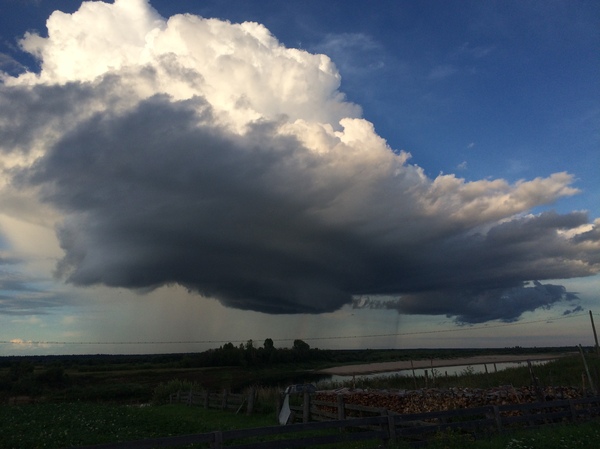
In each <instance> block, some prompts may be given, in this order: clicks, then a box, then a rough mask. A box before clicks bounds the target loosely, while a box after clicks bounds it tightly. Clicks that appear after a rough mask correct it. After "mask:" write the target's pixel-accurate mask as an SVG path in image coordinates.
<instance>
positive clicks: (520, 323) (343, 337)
mask: <svg viewBox="0 0 600 449" xmlns="http://www.w3.org/2000/svg"><path fill="white" fill-rule="evenodd" d="M584 315H587V313H577V314H569V315H563V316H559V317H553V318H544V319H539V320H530V321H515V322H511V323H499V324H491V325H484V326H469V325H462V326H460V327H458V328H452V329H432V330H427V331H425V330H422V331H412V332H392V333H382V334H366V335H334V336H323V337H294V338H272V339H271V340H273V342H290V341H294V340H298V339H300V340H303V341H326V340H353V339H370V338H382V337H406V336H414V335H428V334H441V333H450V332H465V331H476V330H484V329H486V330H487V329H497V328H502V327H510V326H523V325H528V324H535V323H543V322H552V321H558V320H564V319H570V318H576V317H581V316H584ZM265 338H266V337H265ZM260 340H261V339H252V341H260ZM247 341H248V340H171V341H32V340H23V339H13V340H0V344H13V345H19V344H27V345H48V346H50V345H65V346H76V345H81V346H94V345H99V346H108V345H117V346H123V345H131V346H137V345H139V346H142V345H183V344H186V345H189V344H195V345H198V344H204V345H208V344H224V343H234V342H235V343H244V342H247Z"/></svg>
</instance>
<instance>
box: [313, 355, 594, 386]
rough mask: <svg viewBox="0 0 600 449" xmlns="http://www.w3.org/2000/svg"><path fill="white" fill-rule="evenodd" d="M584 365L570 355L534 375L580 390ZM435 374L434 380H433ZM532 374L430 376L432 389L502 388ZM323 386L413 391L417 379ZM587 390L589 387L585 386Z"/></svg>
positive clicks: (362, 379)
mask: <svg viewBox="0 0 600 449" xmlns="http://www.w3.org/2000/svg"><path fill="white" fill-rule="evenodd" d="M587 362H588V365H589V369H590V371H591V373H593V374H592V376H593V377H596V376H595V375H594V374H595V373H599V372H600V359H599V358H597V357H589V358H588V360H587ZM582 371H583V366H582V362H581V357H579V356H570V357H564V358H560V359H556V360H553V361H550V362H548V363H547V364H545V365H540V366H534V367H533V372H534V375H535V376H536V378H537V381H538V384H539V385H540V386H559V385H560V386H572V387H578V388H581V386H582V383H581V374H582ZM432 372H433V373H434V374H435V378H433V377H432ZM416 382H417V388H425V385H426V382H425V377H424V376H417V378H416ZM531 383H532V380H531V374H530V373H529V368H528V367H527V365H523V366H520V367H516V368H508V369H505V370H501V371H498V372H497V373H496V372H491V371H490V372H489V373H487V374H486V373H474V372H473V370H472V367H468V366H467V367H465V368H464V369H463V370H462V372H461V373H460V375H458V376H452V375H451V376H445V375H443V374H442V369H435V368H434V369H433V370H431V371H430V374H429V381H428V387H429V388H433V387H435V388H452V387H462V388H490V387H497V386H500V385H512V386H514V387H522V386H529V385H531ZM319 386H320V387H323V388H339V387H352V386H356V387H357V388H364V389H366V388H369V389H387V388H393V389H409V390H410V389H414V388H415V379H413V378H412V377H411V376H402V375H399V374H392V375H389V376H385V375H382V376H377V377H373V378H369V377H366V376H356V378H355V379H354V380H346V381H342V382H329V383H328V382H322V383H321V384H320V385H319ZM586 388H589V385H587V384H586Z"/></svg>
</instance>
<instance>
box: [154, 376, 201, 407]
mask: <svg viewBox="0 0 600 449" xmlns="http://www.w3.org/2000/svg"><path fill="white" fill-rule="evenodd" d="M201 389H202V387H201V386H200V385H199V384H197V383H196V382H190V381H188V380H181V379H173V380H170V381H169V382H167V383H164V382H163V383H161V384H159V385H158V386H157V387H156V388H155V389H154V394H153V395H152V403H153V404H168V403H169V396H170V395H171V394H173V393H177V392H178V391H190V390H193V391H200V390H201Z"/></svg>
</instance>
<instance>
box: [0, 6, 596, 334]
mask: <svg viewBox="0 0 600 449" xmlns="http://www.w3.org/2000/svg"><path fill="white" fill-rule="evenodd" d="M47 26H48V37H47V38H42V37H40V36H38V35H35V34H28V35H27V36H26V37H25V38H24V39H23V41H22V42H21V45H22V48H24V49H25V50H26V51H28V52H29V53H31V54H32V55H34V56H35V57H37V58H38V59H39V60H40V67H41V69H40V73H39V74H33V73H25V74H23V75H20V76H19V77H10V76H5V77H4V81H3V84H1V85H0V111H1V112H0V154H1V155H2V156H3V162H4V164H2V165H0V173H1V174H3V175H4V176H5V177H6V178H7V179H8V183H7V186H8V187H7V186H5V185H3V184H0V200H2V198H1V196H4V197H6V196H7V195H10V194H12V193H14V192H15V191H16V190H18V189H19V191H22V192H27V194H29V193H30V192H35V194H36V195H38V197H39V198H40V199H41V200H42V201H43V202H45V204H46V205H47V206H49V208H51V209H52V210H53V211H58V213H59V214H60V218H59V225H58V228H57V235H58V238H59V241H60V245H61V247H62V250H63V252H64V257H63V258H62V259H61V260H60V262H59V263H58V265H57V270H56V271H57V275H58V276H60V277H61V278H64V279H66V280H67V281H68V282H71V283H74V284H77V285H82V286H89V285H97V284H102V285H108V286H114V287H125V288H131V289H140V290H142V291H146V290H148V289H152V288H156V287H159V286H162V285H170V284H179V285H183V286H185V287H187V288H188V289H190V290H192V291H194V292H198V293H200V294H202V295H206V296H210V297H214V298H217V299H218V300H219V301H221V302H222V303H223V304H225V305H227V306H229V307H235V308H239V309H251V310H257V311H262V312H267V313H300V312H306V313H320V312H326V311H332V310H335V309H337V308H339V307H341V306H343V305H345V304H351V303H352V298H353V297H357V296H360V295H385V296H394V297H397V298H399V299H398V300H397V301H396V306H395V308H396V309H397V310H398V311H400V312H402V313H428V314H445V315H449V316H453V317H456V319H457V320H458V321H462V322H482V321H486V320H492V319H502V320H505V321H512V320H515V319H517V318H518V317H519V315H520V314H521V313H523V312H524V311H527V310H534V309H536V308H539V307H550V306H552V305H553V304H555V303H557V302H559V301H562V300H570V299H573V298H574V297H573V295H572V294H571V293H569V292H566V290H565V289H564V287H562V286H560V285H551V284H543V283H542V281H547V280H552V279H564V278H572V277H580V276H589V275H593V274H596V273H598V272H599V271H600V260H599V252H600V251H599V250H600V235H599V234H600V232H599V230H598V222H595V223H590V222H589V219H588V217H587V215H586V214H585V213H583V212H573V213H569V214H564V215H560V214H557V213H553V212H547V213H543V214H538V215H525V214H527V213H528V212H529V211H530V210H532V209H533V208H536V207H539V206H545V205H548V204H551V203H552V202H554V201H556V200H557V199H559V198H563V197H567V196H570V195H574V194H576V193H577V190H576V189H575V188H573V187H571V184H572V182H573V179H574V178H573V176H572V175H570V174H568V173H554V174H552V175H550V176H548V177H547V178H536V179H533V180H530V181H524V180H523V181H519V182H516V183H514V184H509V183H508V182H507V181H505V180H502V179H496V180H487V179H486V180H476V181H470V182H467V181H465V180H464V179H460V178H457V177H456V176H454V175H439V176H437V177H436V178H435V179H430V178H428V177H427V176H426V175H425V174H424V171H423V170H422V169H421V168H420V167H418V166H415V165H411V164H408V162H407V161H408V160H409V158H410V155H409V154H407V153H405V152H403V151H395V150H393V149H392V148H390V147H389V146H388V145H387V144H386V142H385V140H384V139H382V138H381V137H380V136H378V135H377V134H376V133H375V130H374V126H373V125H372V124H371V123H369V122H368V121H366V120H363V119H361V118H360V108H359V107H357V106H356V105H353V104H351V103H349V102H347V101H346V100H345V98H344V95H343V94H342V93H341V92H339V90H338V89H339V86H340V76H339V73H338V72H337V69H336V67H335V66H334V65H333V63H332V62H331V60H330V59H329V58H328V57H326V56H325V55H313V54H309V53H308V52H305V51H302V50H298V49H287V48H285V47H284V46H282V45H281V44H280V43H279V42H278V41H277V40H276V39H275V37H274V36H272V35H271V34H270V33H269V31H268V30H267V29H266V28H265V27H263V26H262V25H260V24H257V23H250V22H247V23H243V24H231V23H229V22H225V21H219V20H215V19H211V20H206V19H203V18H200V17H196V16H192V15H178V16H174V17H172V18H170V19H169V20H168V21H167V20H165V19H163V18H161V17H160V16H159V15H158V13H156V11H154V10H153V9H152V8H151V7H150V6H149V5H148V4H147V2H145V1H139V2H128V1H125V0H116V1H115V2H114V3H111V4H108V3H102V2H85V3H83V4H82V6H81V8H80V9H79V11H77V12H76V13H74V14H72V15H71V14H63V13H55V14H53V15H52V16H51V17H50V18H49V19H48V22H47ZM359 43H360V41H359ZM11 189H12V190H11ZM13 203H14V201H13ZM0 204H2V201H0ZM17 209H18V208H17ZM531 281H540V282H539V283H538V282H536V283H534V284H533V286H531V285H530V284H528V282H531ZM571 307H572V306H571Z"/></svg>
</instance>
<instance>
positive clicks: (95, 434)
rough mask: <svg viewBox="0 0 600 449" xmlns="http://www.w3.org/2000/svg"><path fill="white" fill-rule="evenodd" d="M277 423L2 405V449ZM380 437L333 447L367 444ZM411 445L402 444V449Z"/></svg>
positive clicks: (549, 430) (576, 440)
mask: <svg viewBox="0 0 600 449" xmlns="http://www.w3.org/2000/svg"><path fill="white" fill-rule="evenodd" d="M273 425H276V423H275V417H274V415H272V414H270V415H264V414H261V415H252V416H246V415H236V414H234V413H231V412H222V411H219V410H204V409H203V408H200V407H186V406H184V405H162V406H146V407H134V406H125V405H106V404H91V403H63V404H31V405H26V406H6V405H2V406H0V435H2V437H1V438H0V448H1V449H9V448H10V449H16V448H19V449H29V448H61V447H70V446H79V445H92V444H101V443H110V442H119V441H132V440H136V439H143V438H153V437H165V436H172V435H185V434H190V433H203V432H211V431H214V430H217V429H218V430H231V429H243V428H254V427H265V426H273ZM377 446H378V444H376V443H375V442H363V443H355V444H351V443H343V445H342V446H340V445H337V446H335V445H331V446H327V447H344V448H355V449H363V448H364V449H366V448H369V447H371V448H372V447H377ZM428 447H429V448H431V449H463V448H465V447H467V448H469V449H548V448H553V449H578V448H582V449H584V448H597V447H600V421H598V420H596V421H591V422H587V423H582V424H570V425H556V426H547V427H544V428H541V429H536V430H530V431H523V432H518V433H514V434H506V435H494V436H493V437H491V438H488V439H483V440H477V441H473V440H472V439H471V438H470V437H469V436H465V435H461V434H452V433H445V434H440V435H439V436H438V437H437V438H435V439H434V440H433V441H432V443H431V444H430V446H428ZM404 448H408V445H407V444H404V443H399V444H398V445H396V449H404Z"/></svg>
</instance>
